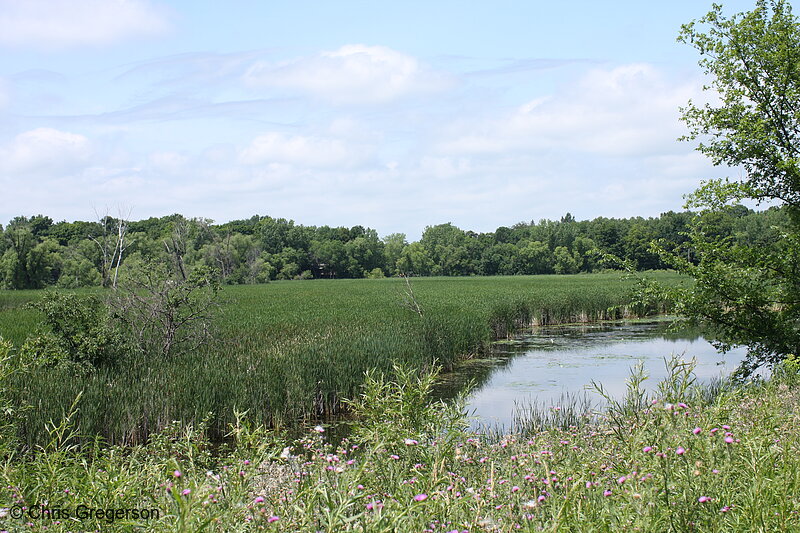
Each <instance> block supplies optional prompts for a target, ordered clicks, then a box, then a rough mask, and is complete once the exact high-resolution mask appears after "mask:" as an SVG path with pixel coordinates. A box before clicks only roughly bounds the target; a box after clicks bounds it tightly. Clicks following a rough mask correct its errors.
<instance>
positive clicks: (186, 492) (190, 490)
mask: <svg viewBox="0 0 800 533" xmlns="http://www.w3.org/2000/svg"><path fill="white" fill-rule="evenodd" d="M191 493H192V489H183V492H181V494H182V495H184V496H188V495H189V494H191Z"/></svg>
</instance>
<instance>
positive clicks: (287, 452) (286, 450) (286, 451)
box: [281, 446, 292, 459]
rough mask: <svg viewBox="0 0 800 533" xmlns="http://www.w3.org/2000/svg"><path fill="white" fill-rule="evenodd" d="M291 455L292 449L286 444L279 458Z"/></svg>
mask: <svg viewBox="0 0 800 533" xmlns="http://www.w3.org/2000/svg"><path fill="white" fill-rule="evenodd" d="M291 456H292V449H291V448H289V447H288V446H287V447H286V448H284V449H283V451H282V452H281V459H288V458H289V457H291Z"/></svg>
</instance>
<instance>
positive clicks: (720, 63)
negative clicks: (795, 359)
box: [658, 0, 800, 375]
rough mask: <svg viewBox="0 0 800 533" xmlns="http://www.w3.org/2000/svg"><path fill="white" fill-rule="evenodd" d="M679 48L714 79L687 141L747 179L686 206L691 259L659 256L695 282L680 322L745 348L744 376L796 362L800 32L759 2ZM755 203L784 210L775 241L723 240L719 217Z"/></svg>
mask: <svg viewBox="0 0 800 533" xmlns="http://www.w3.org/2000/svg"><path fill="white" fill-rule="evenodd" d="M678 40H679V41H681V42H684V43H687V44H690V45H691V46H693V47H694V48H696V49H697V51H698V52H699V53H700V55H701V59H700V61H699V63H700V66H701V67H703V69H704V71H705V73H706V74H707V75H708V76H709V77H710V78H711V83H710V85H709V86H706V87H705V89H706V90H707V91H709V92H710V93H712V95H713V96H715V97H716V98H714V99H713V101H712V102H710V103H706V104H704V105H696V104H694V103H693V102H691V101H690V102H689V104H688V106H687V107H685V108H683V109H682V110H681V111H682V115H683V120H684V122H685V123H686V124H687V126H688V128H689V133H688V135H687V136H686V137H685V138H684V139H686V140H696V141H699V145H698V147H697V149H698V150H699V151H700V152H702V153H703V154H705V155H707V156H708V157H709V158H711V160H712V161H713V162H714V164H715V165H728V166H731V167H736V168H739V169H741V171H742V175H741V176H740V178H739V179H738V180H728V179H725V180H710V181H707V182H705V183H704V185H703V186H702V187H701V188H700V189H698V190H697V191H696V192H695V193H694V194H692V195H690V196H689V198H688V206H689V207H693V208H697V209H699V213H698V215H697V216H696V217H695V219H694V221H693V222H692V224H691V225H690V230H689V232H688V237H689V248H690V252H689V253H684V252H682V253H675V251H674V250H673V252H672V253H667V252H666V249H667V247H668V246H667V245H666V243H663V242H662V243H660V245H659V247H658V249H659V251H660V252H661V254H662V257H663V258H664V259H665V260H668V261H669V263H670V264H671V265H672V266H674V267H675V268H677V269H678V270H679V271H681V272H684V273H687V274H689V275H691V276H692V277H693V278H694V280H695V283H694V285H693V286H692V287H688V288H687V287H685V288H679V289H675V290H672V291H671V292H672V296H673V297H674V298H675V300H676V302H677V310H678V312H680V313H682V314H683V315H685V316H688V317H690V318H692V319H694V320H696V321H699V322H704V323H706V324H709V325H711V326H713V327H714V329H715V331H716V333H715V335H716V338H717V345H718V347H719V348H720V349H722V350H723V351H724V350H726V349H728V348H730V347H731V346H733V345H743V346H747V347H748V357H747V360H746V361H745V362H744V363H743V365H742V367H741V371H742V373H743V374H745V375H746V374H749V373H750V372H751V371H752V370H753V369H755V368H757V367H759V366H762V365H765V364H767V365H772V364H775V363H777V362H779V361H781V360H783V359H785V358H786V357H787V356H788V355H790V354H797V353H800V332H799V331H798V324H800V222H799V221H800V216H798V214H799V213H800V167H798V149H799V148H800V146H798V142H799V140H798V132H799V131H800V25H798V21H797V19H796V18H795V17H794V16H793V15H792V10H791V6H790V5H789V3H788V2H784V1H782V0H773V1H769V2H768V1H766V0H759V1H757V2H756V5H755V8H754V9H753V10H752V11H749V12H746V13H740V14H738V15H734V16H732V17H730V18H726V17H725V16H723V14H722V7H721V6H719V5H717V4H714V5H713V6H712V9H711V11H710V12H709V13H708V14H707V15H706V16H705V17H703V18H702V19H700V20H699V21H696V22H691V23H689V24H686V25H684V26H683V28H682V30H681V33H680V36H679V39H678ZM747 199H749V200H755V201H756V202H769V203H773V204H778V205H780V206H782V207H781V210H780V211H781V212H782V214H783V215H785V216H783V217H779V218H777V219H776V220H775V225H774V226H773V227H772V228H771V229H770V231H771V232H773V233H774V234H775V239H774V240H771V241H768V242H764V241H762V240H754V239H751V238H748V236H747V235H746V234H742V235H731V234H730V233H726V232H721V231H719V221H720V220H721V216H722V215H730V214H731V213H734V212H735V209H736V207H737V204H738V203H739V202H741V201H742V200H747ZM666 291H668V292H670V290H669V289H666Z"/></svg>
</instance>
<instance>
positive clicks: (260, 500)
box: [253, 496, 264, 503]
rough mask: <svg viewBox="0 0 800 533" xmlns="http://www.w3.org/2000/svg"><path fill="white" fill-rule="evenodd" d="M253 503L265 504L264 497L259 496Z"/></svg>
mask: <svg viewBox="0 0 800 533" xmlns="http://www.w3.org/2000/svg"><path fill="white" fill-rule="evenodd" d="M253 503H264V497H263V496H257V497H256V499H255V500H254V502H253Z"/></svg>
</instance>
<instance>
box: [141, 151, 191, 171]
mask: <svg viewBox="0 0 800 533" xmlns="http://www.w3.org/2000/svg"><path fill="white" fill-rule="evenodd" d="M149 159H150V166H151V167H152V168H153V169H154V170H155V171H156V172H162V173H165V174H172V175H178V174H180V173H181V172H182V171H183V170H185V169H186V165H187V163H188V161H189V158H188V157H186V156H185V155H183V154H179V153H178V152H155V153H153V154H150V158H149Z"/></svg>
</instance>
